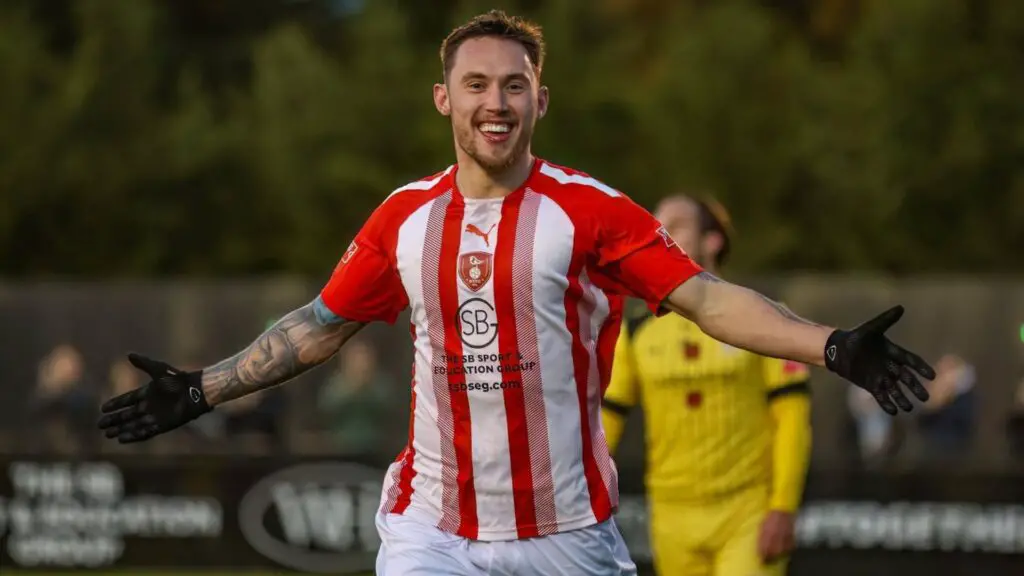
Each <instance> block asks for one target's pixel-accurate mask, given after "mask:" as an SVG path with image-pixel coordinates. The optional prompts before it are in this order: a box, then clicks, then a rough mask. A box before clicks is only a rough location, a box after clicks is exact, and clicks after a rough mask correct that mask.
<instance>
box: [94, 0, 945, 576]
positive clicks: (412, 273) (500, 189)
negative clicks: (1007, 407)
mask: <svg viewBox="0 0 1024 576" xmlns="http://www.w3.org/2000/svg"><path fill="white" fill-rule="evenodd" d="M441 61H442V65H443V82H441V83H439V84H437V85H435V86H434V89H433V97H434V104H435V106H436V107H437V110H438V112H440V113H441V114H442V115H443V116H445V117H447V118H449V119H450V122H451V125H452V133H453V136H454V140H455V160H456V162H455V164H454V165H452V166H451V167H449V168H448V169H446V170H444V171H442V172H439V173H437V174H435V175H433V176H430V177H427V178H424V179H422V180H419V181H416V182H413V183H411V184H407V185H405V186H402V187H400V188H398V189H397V190H395V191H394V192H393V193H392V194H391V195H389V196H388V198H387V199H386V200H385V201H384V202H383V203H382V204H381V205H380V207H378V208H377V210H375V211H374V213H373V214H372V215H370V217H369V219H368V220H367V222H366V223H365V225H364V226H363V228H362V229H361V230H360V231H359V233H358V234H357V235H356V238H355V240H354V241H353V242H352V243H351V244H350V246H349V248H348V249H347V250H346V251H345V253H344V255H342V257H341V260H340V262H339V263H338V265H337V267H336V268H335V270H334V273H333V275H332V277H331V279H330V280H329V281H328V283H327V285H326V286H325V287H324V288H323V290H322V291H321V292H320V294H319V295H317V296H316V297H315V298H314V299H313V300H312V302H310V303H309V304H307V305H305V306H302V307H300V308H298V309H297V310H295V311H293V312H291V313H289V314H287V315H285V317H284V318H282V319H281V320H280V321H279V322H278V323H277V324H275V325H274V326H272V327H271V328H270V329H269V330H267V331H266V332H264V333H263V334H262V335H260V336H259V337H258V338H257V339H256V340H255V341H254V342H253V343H252V344H251V345H250V346H249V347H247V348H246V349H244V350H242V351H241V352H239V353H238V354H236V355H235V356H232V357H231V358H228V359H226V360H223V361H221V362H219V363H217V364H214V365H213V366H210V367H208V368H205V369H204V370H200V371H195V372H183V371H181V370H178V369H175V368H173V367H171V366H169V365H167V364H165V363H163V362H157V361H155V360H150V359H148V358H145V357H141V356H137V355H130V359H131V360H132V362H133V363H134V364H135V365H136V366H138V367H139V368H140V369H142V370H144V371H146V372H147V373H148V374H149V376H150V378H151V379H152V381H151V382H149V383H148V384H146V385H145V386H143V387H141V388H139V389H137V390H134V391H131V392H128V393H126V394H124V395H122V396H119V397H117V398H114V399H112V400H110V401H108V402H107V403H106V404H104V406H103V407H102V410H103V412H105V415H104V416H103V417H102V418H101V419H100V422H99V425H100V428H102V429H103V430H104V431H105V433H106V435H107V437H109V438H117V439H118V440H119V441H120V442H138V441H142V440H147V439H149V438H152V437H153V436H155V435H157V434H162V433H164V432H167V431H170V430H173V429H175V428H177V427H179V426H181V425H182V424H183V423H185V422H187V421H189V420H192V419H194V418H197V417H199V416H201V415H202V414H204V413H206V412H208V411H210V410H211V409H213V407H215V406H217V405H218V404H221V403H223V402H227V401H230V400H233V399H236V398H239V397H242V396H245V395H247V394H251V393H254V392H256V391H258V390H262V389H265V388H268V387H270V386H275V385H278V384H281V383H283V382H285V381H287V380H290V379H291V378H293V377H295V376H297V375H299V374H301V373H303V372H305V371H307V370H309V369H310V368H312V367H314V366H317V365H319V364H321V363H323V362H325V361H326V360H327V359H329V358H330V357H331V356H333V355H334V353H335V352H337V351H338V349H339V348H340V347H341V346H342V345H343V344H344V343H345V341H346V340H348V339H349V338H350V337H351V336H352V334H353V333H355V332H356V331H357V330H359V329H360V328H361V327H363V326H364V325H366V324H368V323H370V322H375V321H384V322H389V323H393V322H395V320H396V319H397V318H398V315H399V314H400V313H401V312H402V311H404V310H406V309H409V311H410V321H411V324H412V326H411V328H412V330H411V332H412V335H413V347H414V355H415V361H414V362H415V363H414V372H413V374H414V375H413V382H412V415H411V421H410V427H409V443H408V445H407V447H406V448H405V450H404V451H403V452H402V453H401V454H400V455H399V457H398V458H397V459H396V461H395V463H394V464H392V466H391V467H390V469H389V471H388V473H387V478H386V481H385V485H384V491H383V494H382V496H381V507H380V511H379V514H378V517H377V528H378V530H379V532H380V535H381V541H382V544H381V547H380V552H379V554H378V559H377V573H378V574H381V575H385V576H392V575H395V576H399V575H401V576H415V575H423V574H445V575H469V574H473V575H475V574H538V575H552V574H574V575H577V574H578V575H584V576H586V575H606V574H607V575H613V574H635V573H636V568H635V566H634V564H633V562H632V561H631V560H630V558H629V554H628V551H627V550H626V547H625V545H624V543H623V540H622V538H621V536H620V534H619V531H618V529H617V528H616V526H615V523H614V520H613V519H612V513H613V511H614V510H615V507H616V505H617V503H618V488H617V481H616V472H615V467H614V465H613V464H612V462H611V457H610V455H609V452H608V446H607V445H606V443H605V438H604V433H603V432H602V428H601V394H602V390H603V389H604V387H605V385H606V383H607V382H608V378H609V374H610V369H611V364H612V352H613V350H614V347H615V341H616V338H617V336H618V331H619V324H620V320H621V313H622V305H623V298H624V297H625V296H627V295H629V296H634V297H636V298H640V299H642V300H644V301H646V302H647V303H648V305H649V306H650V307H651V309H652V310H657V311H659V312H667V311H669V310H671V311H674V312H676V313H679V314H683V315H685V316H687V317H688V318H690V319H692V320H693V321H694V322H696V324H697V325H698V326H700V327H701V329H702V330H704V331H706V332H707V333H709V334H710V335H712V336H714V337H715V338H717V339H718V340H721V341H723V342H728V343H730V344H732V345H734V346H737V347H741V348H747V349H750V350H753V351H756V352H758V353H761V354H764V355H769V356H776V357H783V358H789V359H792V360H796V361H799V362H805V363H813V364H818V365H826V364H827V365H828V366H829V367H830V368H831V369H832V370H834V371H836V372H838V373H839V374H840V375H842V376H844V377H846V378H847V379H849V380H851V381H852V382H853V383H855V384H857V385H859V386H861V387H864V388H866V389H868V390H870V391H871V392H872V394H874V395H875V397H876V398H877V399H878V401H879V402H880V403H881V404H882V406H883V407H884V408H886V409H887V410H890V411H892V412H893V413H895V412H896V406H897V405H899V406H900V407H901V408H903V409H905V410H908V409H910V407H911V404H910V402H909V400H908V399H907V398H906V396H904V394H903V392H902V391H901V390H900V388H898V387H897V382H898V381H899V380H901V379H902V381H903V382H904V383H905V384H906V385H907V386H908V387H909V388H910V389H911V390H912V391H913V392H914V393H915V394H916V395H918V396H919V397H922V398H923V397H925V392H924V389H923V388H922V387H921V385H920V383H919V382H918V381H917V380H916V378H915V377H914V376H913V375H912V374H911V372H910V369H911V368H912V369H916V370H918V371H919V372H920V373H922V374H923V375H924V376H926V377H929V376H930V375H931V369H930V368H929V367H928V366H927V365H926V364H925V363H924V362H923V361H922V360H921V359H920V358H918V357H916V356H914V355H912V354H910V353H909V352H907V351H905V350H903V349H902V348H899V347H897V346H895V345H894V344H892V343H891V342H889V340H887V339H886V338H885V336H884V332H885V330H886V329H887V328H888V327H889V326H891V325H892V324H893V323H895V322H896V320H897V319H898V318H899V315H900V312H901V309H898V308H894V309H892V310H890V311H888V312H885V313H884V314H882V315H881V316H879V317H877V318H875V319H874V320H871V321H869V322H867V323H866V324H864V325H862V326H861V327H859V328H855V329H853V330H850V331H845V330H835V329H833V328H827V327H825V326H821V325H818V324H814V323H811V322H808V321H806V320H803V319H800V318H798V317H796V316H794V315H793V314H791V313H789V312H788V311H787V310H786V309H784V308H782V307H780V306H778V305H776V304H774V303H773V302H771V301H770V300H767V299H765V298H763V297H761V296H760V295H758V294H757V293H755V292H753V291H750V290H748V289H746V288H741V287H739V286H736V285H733V284H729V283H727V282H723V281H721V280H719V279H717V278H716V277H714V276H712V275H710V274H707V273H705V272H703V271H702V270H701V269H700V267H699V266H698V265H697V264H696V263H694V261H693V260H691V259H690V258H689V257H688V256H687V255H686V254H685V253H684V252H683V251H682V250H681V249H680V248H679V247H678V246H676V244H675V243H674V242H672V241H671V238H670V237H669V236H668V234H667V233H666V232H665V230H664V229H663V228H662V227H661V225H660V224H659V223H658V221H657V220H655V219H654V217H653V216H651V215H650V214H649V213H648V212H646V211H645V210H643V209H642V208H640V207H639V206H638V205H637V204H635V203H634V202H632V201H631V200H630V199H629V198H628V197H627V196H625V195H624V194H622V193H621V192H619V191H617V190H615V189H613V188H611V187H609V186H607V185H605V184H603V183H601V182H599V181H598V180H595V179H594V178H591V177H590V176H588V175H586V174H583V173H581V172H578V171H575V170H571V169H569V168H563V167H561V166H557V165H555V164H552V163H550V162H546V161H544V160H541V159H539V158H536V157H534V156H533V154H532V152H531V149H530V141H531V137H532V135H533V129H534V126H535V124H536V122H537V120H538V119H539V118H542V117H543V116H544V114H545V113H546V112H547V108H548V91H547V89H546V88H544V87H543V85H542V84H541V71H542V69H543V63H544V44H543V39H542V37H541V33H540V29H539V28H538V27H537V26H536V25H534V24H531V23H529V22H526V21H524V20H521V19H519V18H511V17H509V16H506V15H505V14H504V13H502V12H497V11H494V12H490V13H487V14H484V15H482V16H479V17H477V18H474V19H473V20H471V21H470V22H468V23H467V24H465V25H463V26H461V27H459V28H457V29H456V30H454V31H453V32H452V33H451V34H450V35H449V36H448V38H447V39H445V41H444V43H443V45H442V49H441Z"/></svg>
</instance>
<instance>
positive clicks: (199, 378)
mask: <svg viewBox="0 0 1024 576" xmlns="http://www.w3.org/2000/svg"><path fill="white" fill-rule="evenodd" d="M185 382H186V384H187V385H188V390H186V391H185V394H186V395H187V396H188V407H189V408H188V412H189V414H190V415H192V416H193V418H198V417H199V416H202V415H203V414H206V413H207V412H209V411H211V410H213V406H210V403H209V402H207V401H206V394H204V393H203V371H202V370H196V371H195V372H186V373H185Z"/></svg>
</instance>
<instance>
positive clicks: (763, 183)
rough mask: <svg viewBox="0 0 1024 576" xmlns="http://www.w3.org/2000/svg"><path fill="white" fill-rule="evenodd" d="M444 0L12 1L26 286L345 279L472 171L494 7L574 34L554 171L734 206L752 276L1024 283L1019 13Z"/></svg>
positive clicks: (18, 230)
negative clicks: (454, 47) (363, 230)
mask: <svg viewBox="0 0 1024 576" xmlns="http://www.w3.org/2000/svg"><path fill="white" fill-rule="evenodd" d="M427 4H430V3H423V2H413V1H411V0H409V1H402V0H374V1H372V2H371V1H366V2H356V1H354V0H346V1H341V0H321V1H311V0H307V1H299V0H291V1H272V0H258V1H256V0H218V1H217V2H199V1H196V0H189V1H185V0H181V1H180V2H171V1H166V0H165V1H163V2H160V1H156V0H133V1H132V2H103V1H101V0H81V1H75V2H72V1H70V0H66V1H63V2H61V1H56V0H54V1H48V2H44V3H33V2H30V1H28V0H18V1H15V0H12V1H10V2H5V3H4V5H3V6H2V7H0V84H2V85H3V86H4V89H3V90H0V195H2V202H3V206H4V209H3V210H0V258H2V261H3V267H2V270H3V272H4V273H5V274H7V275H11V276H17V275H23V276H47V275H68V276H75V275H81V276H86V275H90V276H91V275H109V276H153V275H178V274H192V275H202V276H213V275H243V274H268V273H279V272H294V273H302V274H313V275H318V276H322V275H324V274H326V273H327V272H328V271H329V270H330V269H331V268H332V265H333V263H334V261H335V260H336V258H337V257H338V256H339V254H340V253H341V251H342V250H343V249H344V247H345V246H346V245H347V243H348V240H349V239H350V237H351V236H352V235H353V234H354V232H355V230H356V229H357V228H358V226H359V224H360V223H361V221H362V220H363V219H364V218H365V217H366V216H367V215H368V214H369V212H370V211H371V210H372V209H373V207H374V206H375V205H376V204H377V203H378V202H380V201H381V200H382V199H383V198H384V197H385V196H386V195H387V194H388V193H389V192H390V191H391V190H392V189H393V188H395V187H396V186H399V185H401V184H403V183H405V182H408V181H410V180H412V179H415V178H418V177H421V176H424V175H427V174H430V173H433V172H435V171H437V170H440V169H442V168H443V167H444V166H446V165H447V164H449V163H450V162H451V161H452V158H453V153H452V150H451V147H452V144H451V135H450V129H449V127H448V125H447V124H446V122H445V121H444V119H442V118H441V117H440V116H438V115H437V114H436V112H435V111H434V110H433V106H432V104H431V101H430V85H431V83H433V82H434V81H436V80H437V78H438V76H439V67H440V66H439V63H438V61H437V46H438V44H439V41H440V39H441V38H442V37H443V35H444V34H445V32H446V31H447V30H448V29H449V28H450V27H451V26H452V25H454V24H456V23H457V22H458V21H459V20H460V19H462V18H464V17H465V16H466V15H469V14H473V13H475V12H480V11H483V10H485V9H488V8H490V7H492V6H494V5H495V4H497V5H499V6H502V7H505V8H507V9H509V10H513V11H516V12H523V13H526V14H528V15H530V16H532V17H535V18H537V19H539V21H540V22H541V23H542V24H543V25H544V27H545V32H546V34H547V37H548V43H549V50H550V52H549V60H548V65H547V67H546V69H545V74H544V80H545V82H546V83H547V84H548V85H549V86H550V88H551V91H552V108H551V112H552V113H551V114H550V115H549V116H548V117H547V118H545V119H544V120H543V121H542V122H541V124H540V126H539V128H538V133H537V136H536V140H537V141H536V144H535V151H536V152H537V153H538V155H540V156H542V157H544V158H547V159H550V160H552V161H554V162H556V163H560V164H567V165H570V166H573V167H577V168H579V169H582V170H585V171H588V172H590V173H592V174H593V175H594V176H596V177H598V178H600V179H602V180H604V181H606V182H607V183H609V184H611V185H613V186H615V187H618V188H620V189H622V190H624V191H626V192H627V193H628V194H630V195H631V196H632V197H633V198H634V199H636V200H637V201H639V202H640V203H642V204H644V205H646V206H648V207H652V206H653V204H654V203H655V202H656V201H657V199H658V197H659V196H661V195H663V194H665V193H667V192H671V191H674V190H680V189H694V190H709V191H714V193H716V194H717V195H718V196H720V197H721V198H722V200H723V201H724V202H725V203H726V204H727V205H728V206H730V207H731V210H732V212H733V216H734V218H735V220H736V224H737V228H738V229H739V238H738V239H737V251H736V256H735V259H734V267H735V268H737V269H740V270H743V271H763V270H792V269H817V270H840V269H842V270H845V269H861V270H868V269H873V270H883V271H888V272H894V273H906V272H920V271H954V270H955V271H972V272H992V271H1014V272H1021V271H1024V225H1022V223H1024V106H1022V100H1021V94H1024V74H1022V73H1021V71H1022V70H1024V10H1020V9H1019V5H1018V3H1017V2H1016V1H1015V0H973V1H969V0H950V1H948V2H935V1H933V0H899V1H898V2H892V1H885V0H821V1H819V2H809V1H802V2H801V1H797V0H788V1H784V0H777V1H774V2H771V1H761V2H754V1H729V0H716V1H715V2H708V1H699V0H686V1H682V0H678V1H672V0H548V1H539V0H534V1H526V0H522V1H520V2H497V3H495V2H475V1H455V0H452V1H448V2H437V3H434V4H433V5H432V6H431V8H433V9H430V10H428V9H426V8H425V6H426V5H427Z"/></svg>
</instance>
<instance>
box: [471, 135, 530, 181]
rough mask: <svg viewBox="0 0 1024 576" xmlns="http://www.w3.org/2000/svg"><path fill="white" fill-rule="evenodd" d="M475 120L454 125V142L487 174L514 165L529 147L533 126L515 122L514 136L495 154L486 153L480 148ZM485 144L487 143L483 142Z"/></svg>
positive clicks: (501, 170) (480, 138) (479, 138)
mask: <svg viewBox="0 0 1024 576" xmlns="http://www.w3.org/2000/svg"><path fill="white" fill-rule="evenodd" d="M476 125H477V123H476V122H472V123H470V124H469V125H468V126H464V127H461V128H459V127H455V126H454V125H453V128H454V132H455V143H456V144H457V145H458V147H459V148H461V149H462V151H463V152H465V153H466V155H467V156H469V157H470V158H472V159H473V161H474V162H476V163H477V165H479V166H480V167H481V168H483V170H484V171H485V172H487V173H489V174H497V173H500V172H503V171H505V170H507V169H508V168H510V167H512V166H514V165H515V163H516V162H517V161H518V160H519V159H520V158H522V157H523V156H524V155H525V154H526V151H527V150H528V149H529V147H530V138H531V137H532V136H533V127H532V126H528V125H526V124H522V123H517V124H516V125H515V128H513V131H517V132H515V134H514V135H513V138H515V139H514V140H513V141H511V142H506V143H505V144H504V145H502V146H500V147H498V150H499V152H498V153H497V154H494V155H492V154H487V153H486V152H484V151H483V150H481V148H482V146H481V140H482V136H480V134H479V132H478V131H477V129H476ZM483 146H487V144H483Z"/></svg>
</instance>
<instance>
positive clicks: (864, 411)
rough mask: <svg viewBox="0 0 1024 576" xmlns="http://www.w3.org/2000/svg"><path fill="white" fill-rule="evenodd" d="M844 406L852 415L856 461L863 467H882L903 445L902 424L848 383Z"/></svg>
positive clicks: (862, 391)
mask: <svg viewBox="0 0 1024 576" xmlns="http://www.w3.org/2000/svg"><path fill="white" fill-rule="evenodd" d="M846 398H847V406H848V408H849V410H850V416H851V417H852V418H853V425H854V431H855V437H856V439H857V448H858V450H859V453H860V463H861V465H863V466H864V467H865V468H870V469H879V468H886V467H888V466H889V465H890V464H891V463H892V462H893V459H894V458H895V457H896V455H897V453H898V452H899V451H900V449H901V448H902V446H903V434H902V428H901V427H900V426H899V422H898V420H897V419H896V418H893V417H892V416H889V415H888V414H886V413H885V411H883V410H882V408H881V407H879V406H878V402H876V401H875V399H874V397H872V396H871V394H869V393H868V392H867V391H865V390H863V389H861V388H857V387H856V386H850V387H849V388H848V393H847V397H846Z"/></svg>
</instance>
